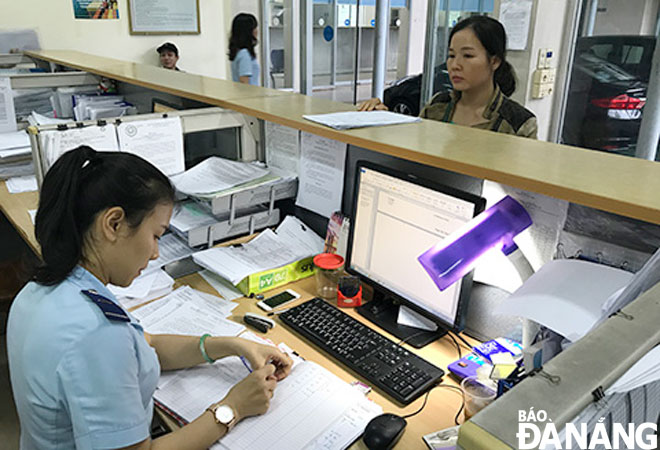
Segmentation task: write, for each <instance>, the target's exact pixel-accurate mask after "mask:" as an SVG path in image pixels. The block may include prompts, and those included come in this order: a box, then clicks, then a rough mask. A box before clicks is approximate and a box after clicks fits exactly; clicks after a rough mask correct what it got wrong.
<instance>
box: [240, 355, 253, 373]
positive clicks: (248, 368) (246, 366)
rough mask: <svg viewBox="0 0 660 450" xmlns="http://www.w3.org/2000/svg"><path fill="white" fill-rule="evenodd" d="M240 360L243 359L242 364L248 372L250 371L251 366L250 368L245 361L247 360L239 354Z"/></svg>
mask: <svg viewBox="0 0 660 450" xmlns="http://www.w3.org/2000/svg"><path fill="white" fill-rule="evenodd" d="M241 361H243V365H244V366H245V368H246V369H247V370H248V372H250V373H252V368H251V367H250V365H249V364H248V362H247V360H246V359H245V357H243V356H241Z"/></svg>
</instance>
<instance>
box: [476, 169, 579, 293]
mask: <svg viewBox="0 0 660 450" xmlns="http://www.w3.org/2000/svg"><path fill="white" fill-rule="evenodd" d="M507 195H510V196H511V197H513V198H514V199H516V200H517V201H518V202H520V204H522V205H523V206H524V207H525V209H526V210H527V212H528V213H529V216H530V217H531V218H532V226H531V227H529V228H527V229H526V230H525V231H523V232H522V233H520V234H519V235H518V236H516V237H515V239H514V240H515V242H516V245H518V247H519V248H520V251H521V252H522V253H523V254H524V255H525V257H526V258H527V259H528V260H529V263H530V264H531V265H532V267H533V268H534V270H538V269H540V268H541V267H542V266H543V265H544V264H545V263H547V262H548V261H551V260H552V259H553V257H554V255H555V253H556V250H557V243H558V242H559V233H560V231H561V229H562V227H563V226H564V222H566V214H567V212H568V202H567V201H565V200H558V199H555V198H552V197H548V196H545V195H542V194H536V193H534V192H529V191H524V190H522V189H516V188H513V187H511V186H506V185H503V184H499V183H495V182H493V181H488V180H486V181H484V185H483V192H482V196H483V197H485V198H486V208H489V207H490V206H492V205H494V204H495V203H497V202H499V201H500V200H502V199H503V198H504V197H505V196H507ZM474 281H477V282H480V283H484V284H490V285H492V286H496V287H499V288H500V289H504V290H505V291H507V292H513V291H515V290H516V289H518V288H519V287H520V285H521V284H522V281H523V280H522V279H521V277H520V274H519V273H518V271H517V270H516V268H515V266H514V265H513V264H512V263H511V261H509V260H508V258H507V256H506V255H504V253H502V252H501V251H500V250H498V249H496V250H494V251H490V252H486V253H485V254H484V255H483V256H482V257H481V258H480V259H479V260H478V261H477V265H476V268H475V272H474Z"/></svg>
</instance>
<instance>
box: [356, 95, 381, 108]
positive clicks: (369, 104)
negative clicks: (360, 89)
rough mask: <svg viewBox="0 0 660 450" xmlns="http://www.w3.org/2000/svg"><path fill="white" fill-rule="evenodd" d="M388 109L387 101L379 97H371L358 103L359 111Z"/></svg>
mask: <svg viewBox="0 0 660 450" xmlns="http://www.w3.org/2000/svg"><path fill="white" fill-rule="evenodd" d="M374 110H376V111H387V106H385V103H383V102H381V101H380V99H378V98H375V97H374V98H370V99H369V100H365V101H363V102H362V103H360V104H359V105H358V111H374Z"/></svg>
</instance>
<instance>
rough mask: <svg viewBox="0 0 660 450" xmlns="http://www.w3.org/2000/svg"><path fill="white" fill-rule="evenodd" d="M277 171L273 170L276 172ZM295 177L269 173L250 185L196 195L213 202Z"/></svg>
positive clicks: (244, 184)
mask: <svg viewBox="0 0 660 450" xmlns="http://www.w3.org/2000/svg"><path fill="white" fill-rule="evenodd" d="M274 170H275V169H273V171H274ZM293 178H295V176H290V175H284V174H283V175H277V174H275V173H272V171H271V172H269V173H267V174H266V175H264V176H263V177H260V178H257V179H256V180H254V181H250V182H249V183H243V184H239V185H238V186H234V187H231V188H229V189H222V190H220V191H215V192H209V193H206V194H202V193H197V194H194V197H195V198H201V199H205V200H212V199H213V198H215V197H220V196H225V195H230V194H232V193H234V192H239V191H243V190H249V189H253V188H256V187H259V188H264V187H265V186H270V185H273V184H276V183H279V182H280V181H288V180H289V179H293Z"/></svg>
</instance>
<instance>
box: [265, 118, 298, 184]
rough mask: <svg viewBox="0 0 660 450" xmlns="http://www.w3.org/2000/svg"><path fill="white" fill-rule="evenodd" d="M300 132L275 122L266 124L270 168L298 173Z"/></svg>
mask: <svg viewBox="0 0 660 450" xmlns="http://www.w3.org/2000/svg"><path fill="white" fill-rule="evenodd" d="M299 159H300V131H298V130H296V129H295V128H289V127H285V126H284V125H279V124H277V123H273V122H266V164H268V167H277V168H278V169H281V170H284V171H287V172H291V173H293V174H297V173H298V160H299Z"/></svg>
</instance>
